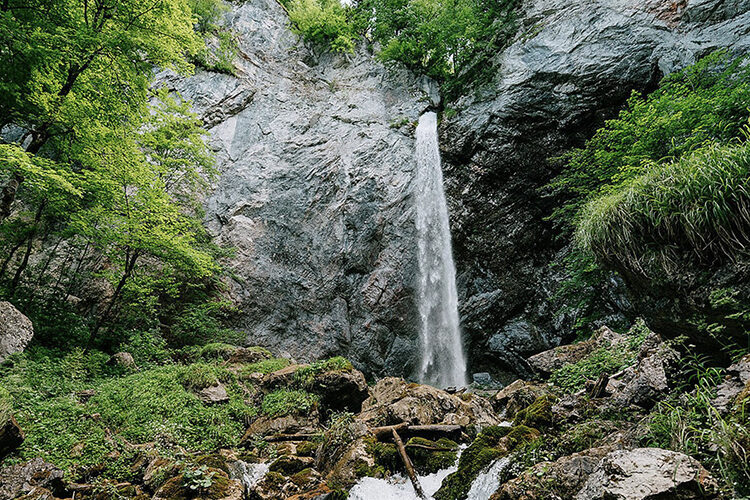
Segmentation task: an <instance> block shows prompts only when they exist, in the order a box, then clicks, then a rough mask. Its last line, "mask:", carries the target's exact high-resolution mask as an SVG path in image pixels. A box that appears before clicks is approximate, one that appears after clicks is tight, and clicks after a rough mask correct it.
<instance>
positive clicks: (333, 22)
mask: <svg viewBox="0 0 750 500" xmlns="http://www.w3.org/2000/svg"><path fill="white" fill-rule="evenodd" d="M283 3H284V5H285V6H286V8H287V12H288V13H289V20H290V21H291V22H292V27H293V30H294V31H295V32H297V33H299V34H300V35H302V36H303V37H304V38H305V40H307V41H309V42H311V43H313V44H316V45H319V46H323V47H329V48H330V49H331V50H333V51H336V52H353V51H354V43H355V40H356V33H355V25H354V22H353V19H352V16H353V11H352V9H351V8H349V7H344V6H343V5H341V2H340V1H339V0H286V1H284V2H283Z"/></svg>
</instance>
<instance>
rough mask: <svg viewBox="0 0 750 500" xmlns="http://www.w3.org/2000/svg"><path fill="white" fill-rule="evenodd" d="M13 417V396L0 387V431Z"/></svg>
mask: <svg viewBox="0 0 750 500" xmlns="http://www.w3.org/2000/svg"><path fill="white" fill-rule="evenodd" d="M12 415H13V396H11V395H10V393H9V392H8V391H7V389H5V387H3V386H2V385H0V429H1V428H3V427H4V426H5V424H6V423H7V422H8V420H10V418H11V416H12Z"/></svg>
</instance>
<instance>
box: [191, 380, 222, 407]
mask: <svg viewBox="0 0 750 500" xmlns="http://www.w3.org/2000/svg"><path fill="white" fill-rule="evenodd" d="M196 395H197V396H198V399H200V400H201V401H203V402H204V403H206V404H208V405H214V404H219V403H226V402H228V401H229V394H227V388H226V387H224V384H222V383H221V382H219V383H218V384H215V385H212V386H209V387H204V388H203V389H201V390H200V391H198V393H197V394H196Z"/></svg>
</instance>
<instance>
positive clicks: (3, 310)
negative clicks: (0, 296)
mask: <svg viewBox="0 0 750 500" xmlns="http://www.w3.org/2000/svg"><path fill="white" fill-rule="evenodd" d="M33 336H34V326H33V325H32V324H31V320H29V318H27V317H26V316H24V315H23V314H22V313H21V311H19V310H18V309H16V308H15V307H14V306H13V304H11V303H10V302H6V301H0V363H2V362H3V361H5V359H6V358H7V357H8V356H10V355H11V354H14V353H17V352H23V350H24V349H26V346H27V345H28V343H29V342H30V341H31V338H32V337H33Z"/></svg>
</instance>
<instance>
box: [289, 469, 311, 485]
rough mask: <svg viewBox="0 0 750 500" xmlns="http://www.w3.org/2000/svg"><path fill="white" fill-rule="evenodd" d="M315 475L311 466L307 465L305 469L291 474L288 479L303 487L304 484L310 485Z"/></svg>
mask: <svg viewBox="0 0 750 500" xmlns="http://www.w3.org/2000/svg"><path fill="white" fill-rule="evenodd" d="M315 476H316V474H315V471H314V470H313V469H312V468H310V467H307V468H306V469H302V470H301V471H299V472H297V473H296V474H293V475H292V477H290V478H289V479H291V480H292V482H293V483H294V484H296V485H297V486H299V487H300V488H303V487H305V486H310V485H311V483H312V482H313V479H315Z"/></svg>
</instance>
